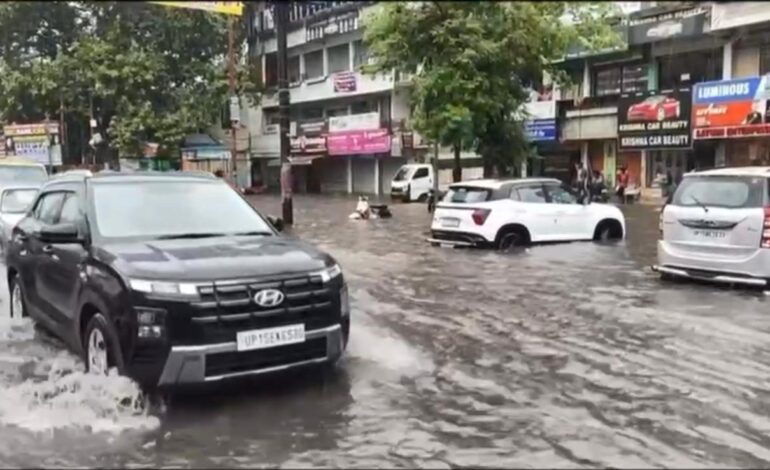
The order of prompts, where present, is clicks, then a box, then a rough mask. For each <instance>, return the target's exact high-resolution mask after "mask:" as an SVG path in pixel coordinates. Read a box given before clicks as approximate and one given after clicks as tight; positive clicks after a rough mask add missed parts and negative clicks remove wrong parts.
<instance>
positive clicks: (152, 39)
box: [0, 2, 259, 155]
mask: <svg viewBox="0 0 770 470" xmlns="http://www.w3.org/2000/svg"><path fill="white" fill-rule="evenodd" d="M227 20H228V18H227V17H226V16H224V15H218V14H212V13H208V12H203V11H196V10H187V9H178V8H168V7H164V6H161V5H156V4H149V3H146V2H40V3H38V2H3V3H0V51H1V52H2V61H1V62H0V120H4V121H6V122H12V121H16V122H29V121H35V120H40V119H43V118H44V117H46V115H47V116H50V117H51V118H52V119H55V118H56V117H58V113H59V110H60V105H63V108H64V109H65V110H66V112H67V114H68V121H69V120H73V119H74V120H77V121H80V122H82V123H84V124H85V126H86V127H87V125H88V124H87V123H88V119H89V117H90V115H91V113H93V117H94V119H95V120H96V124H97V126H96V131H97V132H99V133H100V134H101V136H102V137H103V138H104V139H105V145H104V146H103V147H104V149H106V150H112V152H111V153H112V154H114V153H115V151H118V152H119V153H121V154H124V155H137V154H140V153H141V148H142V146H143V144H144V143H145V142H157V143H160V144H161V148H164V149H165V150H166V151H167V152H169V151H172V150H174V149H176V148H177V146H178V145H179V143H180V141H181V140H182V138H183V137H184V135H186V134H188V133H191V132H196V131H198V130H201V129H205V128H206V127H208V126H209V125H211V124H212V123H213V122H216V120H217V119H218V118H219V114H220V112H221V110H222V108H223V105H224V103H225V102H226V99H227V83H228V82H227V71H226V60H225V58H226V52H227ZM236 31H237V38H238V40H237V41H236V46H237V45H240V44H243V43H244V41H242V39H243V38H244V35H245V32H244V31H245V26H244V24H243V23H242V22H241V21H236ZM239 49H240V48H239ZM237 54H238V55H237V57H240V56H241V51H240V50H238V51H237ZM238 73H239V78H240V80H239V83H240V84H242V87H241V90H239V91H241V92H242V93H243V94H245V95H247V97H248V98H249V99H251V100H252V101H254V100H256V99H258V96H259V88H258V86H257V85H256V82H255V81H254V79H255V77H254V73H253V72H250V71H248V70H246V69H245V67H242V66H239V70H238ZM73 137H75V136H73Z"/></svg>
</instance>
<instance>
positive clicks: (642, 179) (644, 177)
mask: <svg viewBox="0 0 770 470" xmlns="http://www.w3.org/2000/svg"><path fill="white" fill-rule="evenodd" d="M641 158H642V170H641V171H642V174H641V175H639V182H640V183H641V184H642V188H646V187H647V159H648V158H650V157H649V154H648V153H647V150H642V157H641Z"/></svg>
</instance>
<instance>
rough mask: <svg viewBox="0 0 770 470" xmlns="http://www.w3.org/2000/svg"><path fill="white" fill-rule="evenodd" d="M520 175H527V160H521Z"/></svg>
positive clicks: (523, 176)
mask: <svg viewBox="0 0 770 470" xmlns="http://www.w3.org/2000/svg"><path fill="white" fill-rule="evenodd" d="M521 177H522V178H526V177H527V161H526V160H524V161H523V162H521Z"/></svg>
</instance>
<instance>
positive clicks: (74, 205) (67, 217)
mask: <svg viewBox="0 0 770 470" xmlns="http://www.w3.org/2000/svg"><path fill="white" fill-rule="evenodd" d="M81 219H82V215H81V212H80V198H78V195H77V194H75V193H69V194H67V198H66V199H65V200H64V204H63V205H62V207H61V215H60V216H59V223H62V224H64V223H68V224H77V223H79V222H80V220H81Z"/></svg>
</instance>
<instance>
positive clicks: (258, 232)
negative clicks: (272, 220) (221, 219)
mask: <svg viewBox="0 0 770 470" xmlns="http://www.w3.org/2000/svg"><path fill="white" fill-rule="evenodd" d="M231 235H232V236H234V237H250V236H268V235H273V232H268V231H267V230H253V231H251V232H235V233H232V234H231Z"/></svg>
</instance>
